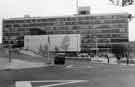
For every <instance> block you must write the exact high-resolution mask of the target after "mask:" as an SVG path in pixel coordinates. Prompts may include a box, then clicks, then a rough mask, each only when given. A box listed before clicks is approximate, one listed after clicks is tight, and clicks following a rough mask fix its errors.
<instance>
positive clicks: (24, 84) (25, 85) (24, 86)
mask: <svg viewBox="0 0 135 87" xmlns="http://www.w3.org/2000/svg"><path fill="white" fill-rule="evenodd" d="M15 87H32V85H31V83H30V82H29V81H17V82H16V83H15Z"/></svg>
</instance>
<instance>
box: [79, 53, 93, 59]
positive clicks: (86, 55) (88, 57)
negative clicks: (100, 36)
mask: <svg viewBox="0 0 135 87" xmlns="http://www.w3.org/2000/svg"><path fill="white" fill-rule="evenodd" d="M78 58H80V59H81V58H82V59H91V57H90V55H88V54H85V53H82V54H79V55H78Z"/></svg>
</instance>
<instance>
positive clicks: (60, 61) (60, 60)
mask: <svg viewBox="0 0 135 87" xmlns="http://www.w3.org/2000/svg"><path fill="white" fill-rule="evenodd" d="M54 64H62V65H63V64H65V55H64V54H58V55H56V56H55V58H54Z"/></svg>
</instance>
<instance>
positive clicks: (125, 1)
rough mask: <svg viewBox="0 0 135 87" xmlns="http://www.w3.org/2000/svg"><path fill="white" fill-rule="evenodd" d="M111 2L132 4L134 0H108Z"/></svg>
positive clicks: (123, 4)
mask: <svg viewBox="0 0 135 87" xmlns="http://www.w3.org/2000/svg"><path fill="white" fill-rule="evenodd" d="M109 1H110V2H111V3H112V4H114V5H116V6H122V7H125V6H129V5H133V4H134V0H109Z"/></svg>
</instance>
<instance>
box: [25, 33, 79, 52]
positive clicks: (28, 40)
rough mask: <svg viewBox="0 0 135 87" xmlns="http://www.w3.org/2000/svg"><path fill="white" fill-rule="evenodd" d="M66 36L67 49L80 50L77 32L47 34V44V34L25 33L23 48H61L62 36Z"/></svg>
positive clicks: (53, 49)
mask: <svg viewBox="0 0 135 87" xmlns="http://www.w3.org/2000/svg"><path fill="white" fill-rule="evenodd" d="M65 36H66V37H68V40H66V41H65V43H66V44H69V46H68V49H67V51H80V41H81V40H80V35H79V34H60V35H49V39H50V44H49V45H48V35H32V36H30V35H27V36H25V37H24V48H26V49H29V50H33V51H36V52H38V50H39V48H40V46H42V47H43V46H44V45H47V46H49V50H50V51H55V47H57V48H59V50H60V51H64V49H62V45H63V40H64V38H65Z"/></svg>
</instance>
